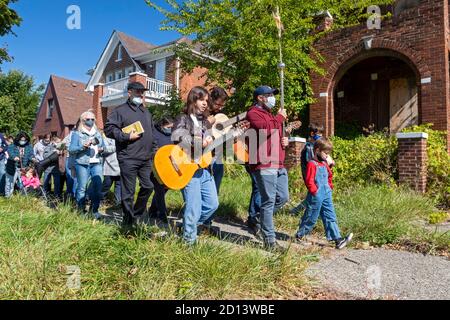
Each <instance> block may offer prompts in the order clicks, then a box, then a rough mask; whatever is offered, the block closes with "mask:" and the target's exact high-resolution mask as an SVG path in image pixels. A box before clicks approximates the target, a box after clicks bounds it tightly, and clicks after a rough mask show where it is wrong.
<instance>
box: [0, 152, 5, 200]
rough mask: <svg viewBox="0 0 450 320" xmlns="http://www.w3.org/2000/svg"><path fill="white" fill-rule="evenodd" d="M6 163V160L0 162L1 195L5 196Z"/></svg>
mask: <svg viewBox="0 0 450 320" xmlns="http://www.w3.org/2000/svg"><path fill="white" fill-rule="evenodd" d="M5 167H6V162H5V159H3V160H0V195H4V194H5V180H6V176H5V175H6V171H5V169H6V168H5Z"/></svg>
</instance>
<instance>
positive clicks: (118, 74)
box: [116, 70, 124, 80]
mask: <svg viewBox="0 0 450 320" xmlns="http://www.w3.org/2000/svg"><path fill="white" fill-rule="evenodd" d="M123 77H124V76H123V70H119V71H116V80H120V79H122V78H123Z"/></svg>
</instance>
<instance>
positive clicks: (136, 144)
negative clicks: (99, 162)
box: [104, 101, 157, 162]
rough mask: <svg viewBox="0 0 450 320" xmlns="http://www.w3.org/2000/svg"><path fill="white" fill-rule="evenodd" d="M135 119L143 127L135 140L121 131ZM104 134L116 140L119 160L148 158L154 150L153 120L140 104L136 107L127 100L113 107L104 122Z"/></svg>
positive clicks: (143, 159)
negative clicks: (142, 131)
mask: <svg viewBox="0 0 450 320" xmlns="http://www.w3.org/2000/svg"><path fill="white" fill-rule="evenodd" d="M136 121H140V122H141V124H142V127H143V128H144V133H143V135H142V137H141V138H140V139H138V140H136V141H130V135H129V134H125V133H123V132H122V128H125V127H127V126H129V125H131V124H133V123H134V122H136ZM104 131H105V135H106V136H107V137H108V138H111V139H114V140H115V141H116V150H117V151H116V152H117V159H118V160H119V162H124V161H126V160H142V161H145V160H150V159H151V158H152V157H153V154H154V153H155V152H156V148H157V146H156V142H155V140H154V138H153V120H152V116H151V114H150V112H149V111H148V110H147V109H146V108H145V107H144V105H142V104H141V105H140V106H139V107H136V106H135V105H134V104H132V103H131V102H129V101H127V102H126V103H124V104H122V105H121V106H118V107H117V108H115V109H114V110H113V111H112V112H111V114H110V115H109V117H108V120H107V121H106V124H105V129H104Z"/></svg>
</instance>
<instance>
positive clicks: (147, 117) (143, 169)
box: [104, 82, 156, 233]
mask: <svg viewBox="0 0 450 320" xmlns="http://www.w3.org/2000/svg"><path fill="white" fill-rule="evenodd" d="M147 90H148V89H147V88H145V87H144V85H143V84H141V83H139V82H132V83H130V84H128V101H127V102H126V103H124V104H123V105H121V106H118V107H117V108H115V109H114V110H113V111H112V112H111V114H110V115H109V117H108V120H107V121H106V124H105V128H104V132H105V135H106V136H107V137H108V138H111V139H114V140H115V141H116V151H117V159H118V160H119V167H120V182H121V187H122V191H121V193H122V194H121V196H122V211H123V222H122V227H123V231H124V232H125V233H129V232H130V231H131V230H132V228H133V218H138V217H141V216H142V215H143V214H144V213H145V211H146V209H147V202H148V198H149V197H150V195H151V193H152V191H153V183H152V182H151V180H150V174H151V171H152V161H151V159H152V155H154V153H155V150H156V141H155V140H154V138H153V120H152V116H151V114H150V112H149V111H148V109H147V108H146V107H145V105H144V102H145V100H144V99H145V91H147ZM137 121H140V122H141V125H142V128H143V129H144V133H142V134H137V133H136V132H135V131H132V132H131V133H124V132H123V131H122V129H123V128H125V127H127V126H129V125H132V124H134V123H135V122H137ZM136 178H139V184H140V189H139V194H138V196H137V199H136V202H135V203H134V194H135V190H136Z"/></svg>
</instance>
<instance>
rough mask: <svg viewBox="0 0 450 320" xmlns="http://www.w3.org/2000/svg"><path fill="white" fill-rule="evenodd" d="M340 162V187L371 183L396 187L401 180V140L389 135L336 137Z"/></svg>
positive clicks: (336, 171) (336, 176)
mask: <svg viewBox="0 0 450 320" xmlns="http://www.w3.org/2000/svg"><path fill="white" fill-rule="evenodd" d="M332 140H333V145H334V151H333V157H334V160H335V161H336V167H335V168H334V170H333V172H334V181H335V183H336V185H337V186H338V187H344V188H345V187H347V186H351V185H355V184H365V183H367V182H374V183H385V184H388V185H393V184H394V183H395V178H396V177H397V140H396V139H395V137H392V136H389V135H387V134H386V133H382V132H379V133H375V134H373V135H370V136H368V137H365V136H362V135H361V136H359V137H357V138H354V139H352V140H345V139H343V138H341V137H336V136H335V137H333V138H332Z"/></svg>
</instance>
